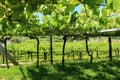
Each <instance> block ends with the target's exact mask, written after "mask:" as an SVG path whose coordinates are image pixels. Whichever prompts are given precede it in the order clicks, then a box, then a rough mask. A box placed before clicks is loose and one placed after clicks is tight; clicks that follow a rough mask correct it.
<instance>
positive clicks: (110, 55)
mask: <svg viewBox="0 0 120 80" xmlns="http://www.w3.org/2000/svg"><path fill="white" fill-rule="evenodd" d="M108 44H109V59H110V61H112V41H111V37H108Z"/></svg>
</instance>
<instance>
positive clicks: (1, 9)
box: [0, 5, 5, 18]
mask: <svg viewBox="0 0 120 80" xmlns="http://www.w3.org/2000/svg"><path fill="white" fill-rule="evenodd" d="M4 12H5V9H4V8H3V7H2V6H1V5H0V18H2V17H3V16H4Z"/></svg>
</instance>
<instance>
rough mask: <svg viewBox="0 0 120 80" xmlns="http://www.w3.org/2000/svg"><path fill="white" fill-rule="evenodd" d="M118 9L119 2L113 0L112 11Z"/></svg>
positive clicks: (119, 0)
mask: <svg viewBox="0 0 120 80" xmlns="http://www.w3.org/2000/svg"><path fill="white" fill-rule="evenodd" d="M119 7H120V0H113V10H115V9H117V8H119Z"/></svg>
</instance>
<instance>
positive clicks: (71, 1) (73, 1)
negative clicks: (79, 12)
mask: <svg viewBox="0 0 120 80" xmlns="http://www.w3.org/2000/svg"><path fill="white" fill-rule="evenodd" d="M70 4H75V5H78V4H80V1H79V0H70Z"/></svg>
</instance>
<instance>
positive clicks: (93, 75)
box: [0, 60, 120, 80]
mask: <svg viewBox="0 0 120 80" xmlns="http://www.w3.org/2000/svg"><path fill="white" fill-rule="evenodd" d="M0 74H1V75H0V78H1V79H2V78H4V80H11V79H12V80H118V79H119V78H120V76H119V74H120V61H119V60H118V61H112V62H108V61H97V62H94V63H93V64H90V63H89V62H87V61H84V62H66V66H65V67H62V66H61V64H60V63H57V64H54V65H49V64H41V65H40V66H39V68H36V66H35V64H32V65H27V66H25V65H22V66H21V67H19V66H18V67H11V68H10V69H6V68H0Z"/></svg>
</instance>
